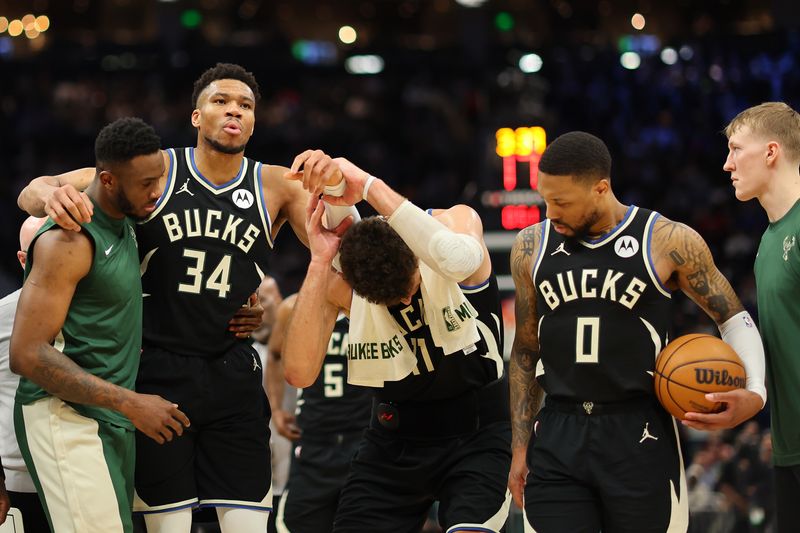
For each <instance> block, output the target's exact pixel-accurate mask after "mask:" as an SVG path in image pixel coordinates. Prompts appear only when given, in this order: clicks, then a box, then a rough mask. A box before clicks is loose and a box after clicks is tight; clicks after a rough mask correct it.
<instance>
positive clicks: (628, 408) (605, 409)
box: [544, 396, 655, 416]
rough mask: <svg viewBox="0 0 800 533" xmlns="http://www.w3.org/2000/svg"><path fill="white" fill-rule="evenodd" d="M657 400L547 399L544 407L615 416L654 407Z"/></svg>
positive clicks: (569, 411)
mask: <svg viewBox="0 0 800 533" xmlns="http://www.w3.org/2000/svg"><path fill="white" fill-rule="evenodd" d="M654 404H655V400H654V399H652V398H647V397H641V398H636V399H632V400H626V401H622V402H592V401H583V402H581V401H570V400H560V399H556V398H551V397H549V396H548V397H547V398H545V400H544V406H545V408H547V409H550V410H553V411H557V412H559V413H566V414H571V415H584V416H596V415H614V414H618V413H632V412H635V411H641V410H643V409H647V408H649V407H652V406H653V405H654Z"/></svg>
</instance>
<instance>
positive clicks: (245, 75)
mask: <svg viewBox="0 0 800 533" xmlns="http://www.w3.org/2000/svg"><path fill="white" fill-rule="evenodd" d="M217 80H239V81H241V82H242V83H244V84H245V85H247V86H248V87H250V90H251V91H253V96H254V97H255V99H256V102H258V100H259V99H260V98H261V92H260V91H259V89H258V82H257V81H256V77H255V76H253V73H252V72H248V71H246V70H245V69H244V68H243V67H241V66H240V65H236V64H234V63H217V64H216V65H214V66H213V67H211V68H210V69H208V70H206V71H205V72H203V74H201V75H200V77H199V78H197V81H195V82H194V91H192V107H193V108H196V107H197V99H198V98H200V93H202V92H203V90H204V89H205V88H206V87H208V86H209V85H210V84H211V82H213V81H217Z"/></svg>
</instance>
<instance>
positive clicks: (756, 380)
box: [719, 311, 767, 408]
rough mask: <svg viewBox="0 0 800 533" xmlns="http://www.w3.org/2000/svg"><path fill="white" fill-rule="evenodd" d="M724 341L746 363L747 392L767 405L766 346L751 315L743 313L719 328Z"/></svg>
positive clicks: (762, 405)
mask: <svg viewBox="0 0 800 533" xmlns="http://www.w3.org/2000/svg"><path fill="white" fill-rule="evenodd" d="M719 332H720V334H721V335H722V340H723V341H725V342H727V343H728V344H729V345H730V346H731V347H732V348H733V349H734V350H736V353H737V354H738V355H739V357H740V358H741V359H742V362H743V363H744V369H745V372H746V373H747V390H749V391H751V392H755V393H756V394H758V395H759V396H761V401H762V402H763V403H762V404H761V407H762V408H763V407H764V404H766V403H767V389H766V387H765V386H764V365H765V363H764V345H763V344H762V342H761V335H759V333H758V328H756V325H755V323H753V319H752V318H750V313H748V312H747V311H742V312H741V313H737V314H735V315H733V316H732V317H730V318H729V319H728V320H726V321H725V322H724V323H723V324H722V325H720V326H719Z"/></svg>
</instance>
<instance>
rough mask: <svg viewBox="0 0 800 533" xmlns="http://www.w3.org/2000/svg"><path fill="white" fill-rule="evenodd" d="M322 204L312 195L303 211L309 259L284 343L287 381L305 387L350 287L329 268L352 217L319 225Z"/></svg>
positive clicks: (317, 368)
mask: <svg viewBox="0 0 800 533" xmlns="http://www.w3.org/2000/svg"><path fill="white" fill-rule="evenodd" d="M323 212H324V207H323V205H322V202H321V201H320V200H319V199H318V198H316V197H311V199H310V201H309V204H308V209H307V212H306V213H307V214H306V231H307V233H308V239H309V248H310V249H311V263H310V264H309V265H308V271H307V272H306V277H305V280H304V281H303V285H302V287H301V288H300V292H299V293H298V295H297V301H296V302H295V307H294V312H293V314H292V318H291V320H290V321H289V328H288V330H287V332H286V342H285V343H284V346H283V352H282V353H283V364H284V373H285V375H286V381H288V382H289V383H290V384H292V385H294V386H295V387H301V388H304V387H308V386H309V385H311V384H312V383H314V380H316V378H317V375H318V374H319V371H320V369H321V368H322V362H323V360H324V359H325V352H326V349H327V346H328V341H329V339H330V336H331V333H332V332H333V328H334V325H335V323H336V317H337V316H338V314H339V310H340V309H349V300H348V297H349V287H347V284H346V283H345V282H344V281H343V280H342V279H341V277H339V275H338V274H336V273H335V272H334V271H333V270H332V268H331V262H332V261H333V257H334V256H335V255H336V252H337V251H338V250H339V243H340V241H341V235H342V234H344V232H345V231H346V230H347V228H348V227H349V226H350V224H351V223H352V221H351V220H350V219H345V221H344V222H342V224H340V225H339V227H338V228H336V230H327V229H325V228H324V227H323V226H322V215H323Z"/></svg>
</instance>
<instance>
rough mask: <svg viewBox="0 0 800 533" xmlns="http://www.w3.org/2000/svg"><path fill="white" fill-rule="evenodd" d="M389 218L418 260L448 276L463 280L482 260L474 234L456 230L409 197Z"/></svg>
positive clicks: (479, 245) (481, 253)
mask: <svg viewBox="0 0 800 533" xmlns="http://www.w3.org/2000/svg"><path fill="white" fill-rule="evenodd" d="M388 222H389V225H390V226H391V227H392V228H393V229H394V230H395V231H396V232H397V233H398V234H399V235H400V237H401V238H402V239H403V241H405V243H406V244H407V245H408V247H409V248H411V251H412V252H414V254H416V256H417V257H419V258H420V260H421V261H423V262H425V264H426V265H428V266H429V267H431V268H432V269H434V270H435V271H436V272H438V273H439V274H441V275H442V276H444V277H446V278H448V279H452V280H453V281H456V282H459V281H463V280H464V279H466V278H468V277H469V276H471V275H472V274H473V273H474V272H475V271H476V270H478V267H480V266H481V263H482V262H483V246H481V243H480V242H478V241H477V240H476V239H475V238H474V237H472V236H470V235H465V234H463V233H456V232H455V231H453V230H451V229H450V228H448V227H447V226H445V225H444V224H442V223H441V222H439V221H438V220H436V219H435V218H433V217H432V216H430V215H428V214H427V213H425V211H423V210H422V209H420V208H419V207H417V206H415V205H414V204H412V203H411V202H409V201H408V200H406V201H405V202H403V203H402V204H400V207H398V208H397V209H395V211H394V213H392V216H391V217H389V220H388Z"/></svg>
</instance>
